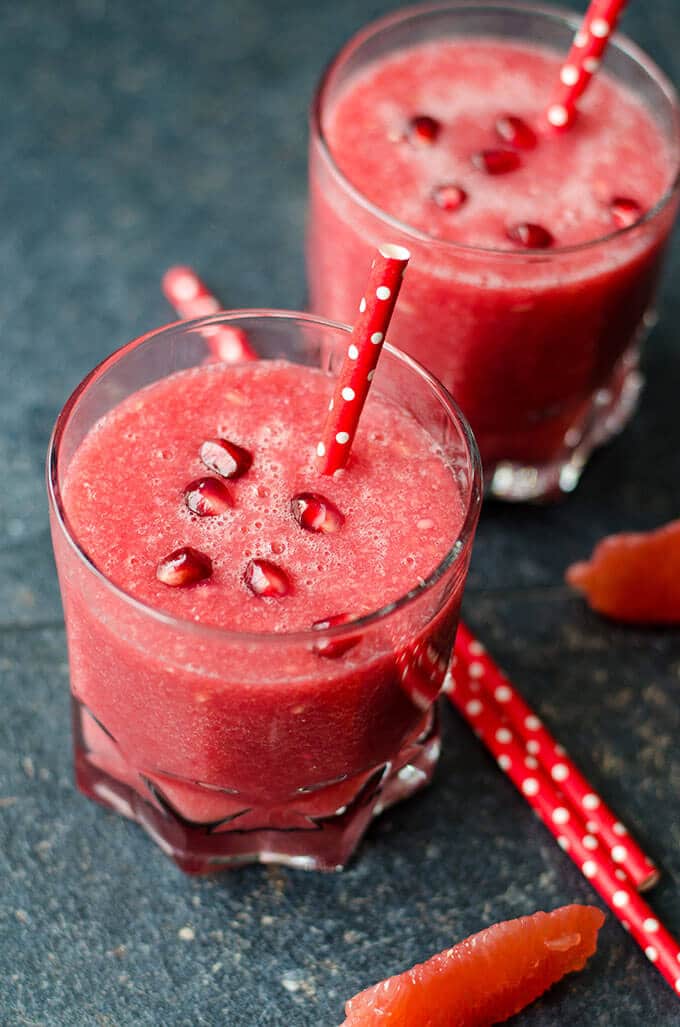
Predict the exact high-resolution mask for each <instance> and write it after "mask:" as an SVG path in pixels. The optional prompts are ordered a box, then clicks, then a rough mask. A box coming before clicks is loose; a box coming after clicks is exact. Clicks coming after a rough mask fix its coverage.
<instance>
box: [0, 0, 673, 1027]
mask: <svg viewBox="0 0 680 1027" xmlns="http://www.w3.org/2000/svg"><path fill="white" fill-rule="evenodd" d="M392 6H394V5H392V4H389V3H387V2H385V0H344V2H343V3H334V2H331V0H316V2H314V0H289V2H288V3H286V4H284V3H280V2H279V3H277V2H276V0H222V2H219V0H201V2H197V0H185V2H179V0H142V2H140V0H117V2H115V3H114V2H113V0H70V2H68V0H66V2H65V0H54V2H51V3H47V2H41V0H24V2H22V3H13V2H10V0H5V2H4V3H2V4H0V96H1V97H2V106H1V108H0V162H1V164H0V166H1V167H2V177H1V179H0V183H1V184H0V267H1V268H2V274H1V275H0V325H1V328H2V336H1V340H0V359H1V365H0V367H1V373H0V472H1V474H2V488H1V489H0V682H1V685H0V687H1V692H0V695H1V697H2V706H1V707H0V709H1V713H0V1024H2V1027H5V1025H7V1027H10V1025H11V1027H14V1025H19V1024H27V1025H28V1024H30V1025H45V1027H48V1025H49V1027H55V1025H57V1027H81V1025H83V1027H127V1025H135V1027H137V1025H140V1027H146V1025H153V1027H156V1025H159V1027H160V1025H162V1027H166V1025H167V1027H171V1025H177V1027H180V1025H181V1027H200V1025H219V1027H253V1025H261V1027H278V1025H286V1027H312V1025H313V1027H333V1025H336V1024H338V1023H339V1022H340V1020H341V1019H342V1015H341V1013H342V1004H343V1001H344V999H345V998H346V997H347V996H349V995H351V994H352V993H353V992H355V991H356V990H357V989H359V988H361V987H364V986H366V985H367V984H369V983H372V982H373V981H375V980H377V979H379V978H380V977H382V976H385V975H386V974H389V973H394V972H397V971H399V970H400V969H402V968H404V967H406V966H409V965H411V964H412V963H413V962H414V961H416V960H418V959H422V958H424V957H426V956H427V955H428V954H430V953H431V952H433V951H436V950H439V949H441V948H443V947H445V946H448V945H449V944H450V943H451V942H452V940H455V939H458V938H460V937H463V936H465V935H467V934H468V933H470V932H472V931H475V930H478V929H480V928H481V927H483V926H485V925H486V924H489V923H491V922H493V921H495V920H498V919H502V918H506V917H513V916H517V915H520V914H523V913H526V912H531V911H533V910H535V909H536V908H540V907H543V908H551V907H554V906H557V905H559V904H562V903H565V902H571V901H592V900H593V899H594V893H593V892H592V891H591V889H590V888H589V886H588V885H587V884H586V883H585V881H584V880H583V879H582V878H581V877H580V876H579V874H578V873H577V872H576V870H575V869H574V868H573V867H572V865H571V863H570V862H569V860H568V859H567V857H566V856H565V855H564V854H563V853H562V852H560V851H559V850H558V849H557V847H556V846H555V845H554V843H553V841H552V839H551V838H550V837H549V836H548V834H547V833H546V832H545V830H544V828H543V827H542V826H541V825H540V824H539V823H538V822H537V821H536V820H535V819H534V818H533V816H532V815H531V813H530V812H529V810H528V808H527V807H526V806H525V804H524V803H523V802H522V800H521V799H520V798H519V797H517V796H516V794H515V793H514V792H513V790H512V788H511V786H510V785H509V784H508V783H507V782H505V781H504V780H503V779H502V777H501V776H500V774H499V773H498V771H497V770H496V768H495V767H494V765H493V764H492V762H491V761H490V759H489V758H487V756H486V755H485V753H484V752H483V751H482V750H481V748H480V747H479V745H478V743H477V742H476V741H475V740H474V739H473V738H472V737H471V735H470V734H469V732H468V730H467V729H466V728H465V727H463V726H462V725H461V724H459V722H458V721H457V720H456V718H455V716H454V715H453V714H452V713H447V715H446V721H445V727H446V735H447V739H446V741H447V745H446V749H445V755H444V757H443V760H442V763H441V768H440V771H439V774H438V778H437V781H436V784H435V785H434V786H433V787H432V788H431V789H430V790H429V792H428V793H427V794H426V795H423V797H422V798H420V799H418V800H416V801H414V802H411V803H409V804H406V805H402V806H401V807H399V808H398V809H396V810H394V811H393V812H391V813H389V814H387V815H385V816H384V817H383V818H382V819H380V820H379V821H378V822H377V823H376V825H375V827H374V828H373V830H372V831H371V833H370V834H369V836H368V838H367V840H366V842H365V844H364V846H363V848H362V850H361V853H360V857H359V859H357V860H356V861H355V863H354V864H353V865H352V866H351V868H350V869H349V870H347V871H346V872H345V873H344V874H342V875H338V876H318V875H303V874H301V873H300V872H293V871H286V870H276V869H264V868H259V867H255V868H250V869H246V870H242V871H239V872H237V873H234V874H229V875H225V876H222V877H221V878H219V879H212V880H197V881H196V880H189V879H186V878H184V877H182V876H181V874H180V873H179V871H177V870H176V869H175V868H174V867H173V866H172V865H171V864H170V863H169V862H167V861H166V860H165V858H164V857H163V856H162V855H161V853H160V851H158V850H157V849H156V848H155V847H154V846H153V845H152V844H151V843H150V841H149V840H148V839H147V838H146V836H144V835H143V834H142V832H141V831H140V830H139V829H138V828H137V827H136V826H134V825H132V824H130V823H127V822H126V821H123V820H122V819H120V818H117V817H115V816H113V815H112V814H110V813H108V812H106V811H104V810H103V809H100V808H98V807H95V806H94V805H93V804H91V803H89V802H87V801H86V800H85V799H84V798H82V797H81V796H79V795H78V794H76V792H75V790H74V788H73V785H72V783H71V767H70V752H69V724H68V707H67V666H66V652H65V645H64V632H63V628H62V621H61V610H60V605H59V597H58V591H57V586H56V581H55V576H54V570H53V565H52V560H51V555H50V545H49V539H48V532H47V517H46V506H45V500H44V495H43V481H42V474H43V458H44V451H45V446H46V443H47V438H48V434H49V431H50V428H51V425H52V423H53V421H54V418H55V416H56V413H57V411H58V409H59V407H60V406H61V404H62V403H63V401H64V399H65V398H66V396H67V394H68V393H69V392H70V391H71V389H72V388H73V386H75V384H76V383H77V382H78V381H79V380H80V378H81V377H82V376H83V374H84V373H85V372H87V371H88V370H89V369H90V367H91V366H92V365H93V364H94V363H96V362H97V361H98V360H99V359H100V358H101V357H102V356H104V355H105V354H106V353H108V352H109V351H110V350H111V349H113V348H115V347H116V346H118V345H119V344H121V343H123V342H125V341H127V340H128V339H130V338H132V337H133V336H135V335H136V334H138V333H139V332H141V331H142V330H144V329H146V328H148V327H150V326H153V325H156V324H160V323H162V322H164V321H167V320H169V314H170V312H169V310H168V308H167V307H166V305H165V303H164V301H163V299H162V298H161V296H160V293H159V289H158V282H159V278H160V276H161V273H162V272H163V270H164V269H165V268H166V267H167V266H168V265H169V264H170V263H175V262H188V263H192V264H194V265H195V266H196V267H197V268H198V269H199V270H200V271H201V272H202V273H203V274H204V275H205V276H206V277H207V278H208V280H209V281H210V283H211V284H212V286H213V287H214V288H215V289H216V290H217V291H218V292H219V294H220V295H221V296H222V297H223V299H224V301H225V303H226V304H227V305H233V306H244V307H247V306H282V307H283V306H288V307H296V306H300V305H302V304H303V303H304V268H303V261H302V233H303V219H304V211H305V188H306V187H305V161H306V155H305V145H306V108H307V102H308V99H309V97H310V95H311V92H312V88H313V86H314V83H315V80H316V79H317V77H318V75H319V73H320V71H321V68H322V66H323V65H324V63H325V61H326V59H327V58H328V57H329V56H330V55H331V53H332V52H333V51H334V50H335V49H336V48H337V47H338V45H339V44H340V43H341V42H342V41H343V40H344V39H345V38H347V37H348V36H349V35H350V34H351V33H352V32H353V31H354V30H356V29H357V28H359V26H360V25H361V24H362V23H364V22H365V21H366V20H368V19H369V18H370V17H372V16H374V15H376V14H379V13H382V12H383V11H385V10H387V9H389V8H390V7H392ZM584 6H585V4H583V3H582V4H580V7H581V9H582V8H583V7H584ZM630 7H631V9H630V12H629V14H628V15H627V16H626V19H625V25H626V28H627V29H628V31H629V32H630V33H631V34H633V35H634V36H635V37H636V39H637V40H638V41H639V42H640V43H641V44H642V45H643V46H644V47H645V48H646V49H648V50H649V51H650V52H651V53H652V54H653V55H654V56H655V57H656V59H657V60H658V61H659V63H660V64H661V65H662V67H664V68H665V70H666V71H667V72H669V73H670V74H671V75H672V76H673V77H674V78H675V80H676V82H677V81H680V56H679V54H680V11H679V10H678V4H677V0H656V2H655V3H654V4H653V5H652V4H646V3H644V0H636V2H633V3H631V5H630ZM678 256H679V251H678V246H677V245H676V247H675V251H674V255H673V260H672V266H671V268H670V270H669V274H668V276H667V284H666V288H665V293H664V296H663V302H662V314H663V320H662V324H661V326H660V328H658V329H657V330H656V332H655V334H654V337H653V340H652V344H651V345H650V347H649V351H648V357H647V362H646V367H647V374H648V388H647V393H646V395H645V397H644V406H643V410H642V412H641V414H640V415H639V416H638V417H637V418H636V420H635V422H634V424H633V425H632V426H631V427H630V428H629V429H628V430H627V431H626V432H625V434H624V435H623V436H622V437H621V438H620V439H619V440H618V441H616V442H615V443H614V444H613V445H612V446H610V447H609V448H608V449H607V450H606V451H605V452H603V453H601V454H599V455H598V456H597V458H596V459H595V460H594V461H593V463H592V466H591V468H590V469H589V470H588V472H587V474H586V476H585V478H584V480H583V482H582V484H581V486H580V488H579V490H578V492H577V493H576V494H575V495H574V496H573V497H571V498H570V499H569V500H568V501H567V502H565V503H564V504H563V505H562V506H560V507H557V508H551V509H544V510H537V509H534V510H532V509H514V508H513V509H508V508H504V507H501V506H489V507H488V508H487V509H486V510H485V511H484V514H483V518H482V523H481V526H480V530H479V536H478V542H477V547H476V553H475V558H474V567H473V570H472V574H471V578H470V584H469V589H468V592H467V597H466V604H465V609H466V615H467V617H468V619H469V621H470V622H471V624H472V626H473V627H474V628H475V629H477V630H478V631H479V632H480V633H481V634H482V635H483V637H484V639H485V640H486V641H487V643H488V645H489V646H490V647H492V649H493V652H494V653H495V654H496V656H497V657H498V659H499V660H500V661H501V662H502V664H503V665H504V666H505V667H506V668H507V669H508V671H509V672H510V673H511V674H512V675H513V676H515V677H516V679H517V680H518V681H520V682H521V684H522V686H523V688H524V689H525V691H526V692H527V694H528V696H529V697H530V699H531V700H532V701H533V702H534V703H535V704H536V706H537V707H538V708H539V710H540V712H541V713H542V714H543V715H544V716H545V717H546V719H547V720H548V721H549V722H551V723H552V724H554V725H555V726H556V727H557V729H558V733H559V734H560V736H561V737H562V739H563V740H565V741H566V742H567V743H568V744H569V747H570V748H571V750H572V751H573V754H574V756H575V757H576V758H577V759H578V760H579V761H580V762H581V763H582V765H583V767H584V769H585V770H586V772H587V774H588V775H589V776H590V777H591V778H592V780H593V783H594V784H595V785H596V786H598V787H600V788H601V789H602V790H603V791H604V792H605V794H606V795H607V797H608V798H609V799H610V801H611V803H612V805H614V807H615V808H616V809H617V810H619V811H620V812H621V813H622V814H623V815H625V817H626V818H627V819H628V821H629V822H630V823H631V824H632V825H633V826H634V827H635V828H636V829H637V831H638V832H639V834H640V837H641V838H642V839H643V840H644V841H645V842H646V843H647V844H648V846H649V848H650V850H651V852H652V853H653V855H654V856H655V857H656V858H657V860H659V861H660V863H661V864H662V866H663V868H664V878H663V883H662V884H661V885H660V886H659V887H658V888H657V889H656V891H655V892H654V894H653V902H654V903H655V905H656V908H657V910H658V911H659V913H660V914H661V915H662V916H663V917H664V918H666V920H667V921H668V924H669V926H670V927H671V928H672V929H673V930H674V931H675V932H676V934H680V817H679V816H678V812H679V810H680V754H679V752H678V744H677V739H678V734H679V732H680V711H679V705H678V697H679V695H680V633H679V632H678V631H661V630H649V631H635V630H630V629H623V628H620V627H616V626H612V625H609V624H606V623H604V622H602V621H601V620H599V619H598V618H597V617H595V616H594V615H593V614H591V613H589V612H588V611H587V610H586V609H585V608H584V606H583V605H582V604H581V602H580V601H579V600H578V599H576V598H574V597H572V596H571V595H570V594H569V592H568V591H567V590H566V589H565V588H564V586H563V584H562V575H563V571H564V568H565V566H566V565H567V564H568V563H569V562H571V561H573V560H575V559H577V558H580V557H582V556H583V555H584V554H586V553H587V552H589V551H590V548H591V546H592V544H593V543H594V542H595V541H596V540H597V539H598V538H599V537H600V536H601V535H603V534H605V533H607V532H611V531H614V530H620V529H624V528H648V527H652V526H655V525H657V524H658V523H660V522H662V521H663V520H665V519H670V518H672V517H675V516H678V513H679V512H680V475H679V472H680V460H679V459H678V447H679V445H680V430H679V428H678V417H677V410H678V395H680V347H679V346H678V332H677V328H676V326H677V324H678V318H679V317H680V290H678V289H677V288H675V287H674V282H675V280H676V276H677V271H678ZM187 928H189V929H190V930H186V929H187ZM180 932H181V934H180ZM188 939H190V940H188ZM516 1022H517V1024H518V1027H519V1024H520V1023H521V1024H522V1025H525V1027H557V1025H560V1027H564V1025H584V1027H585V1025H587V1027H600V1025H612V1027H626V1025H631V1027H645V1025H651V1024H654V1025H659V1027H661V1025H664V1027H665V1025H669V1027H670V1025H671V1024H677V1023H679V1022H680V1005H678V1002H677V1000H676V999H675V998H674V997H673V996H672V994H671V992H670V990H669V989H668V988H667V987H666V985H665V984H664V983H663V982H662V981H661V978H660V977H659V976H658V974H657V973H656V972H655V971H654V969H653V968H652V967H651V966H650V965H649V964H648V963H647V961H646V959H645V958H644V956H643V955H642V954H641V953H640V952H639V951H638V950H637V948H636V947H635V945H634V944H633V943H632V941H631V940H630V939H629V938H628V937H627V936H626V935H625V934H624V932H623V931H622V930H621V928H620V927H619V926H618V925H617V924H616V923H615V922H614V921H613V918H611V917H610V918H609V920H608V923H607V925H606V926H605V928H604V930H603V932H602V936H601V946H600V951H599V953H598V955H597V956H596V958H595V959H594V960H593V961H592V963H591V965H590V967H589V968H588V970H587V971H586V972H585V973H584V974H583V975H581V976H580V977H579V978H575V979H573V980H571V981H568V982H566V983H564V984H563V985H561V986H558V987H557V988H556V989H555V990H554V991H553V992H552V993H551V994H550V995H549V996H548V997H546V998H545V999H544V1000H543V1001H541V1002H539V1003H537V1004H536V1005H535V1006H533V1007H532V1008H531V1009H530V1010H528V1011H527V1012H525V1013H524V1014H522V1015H521V1017H518V1018H517V1020H516Z"/></svg>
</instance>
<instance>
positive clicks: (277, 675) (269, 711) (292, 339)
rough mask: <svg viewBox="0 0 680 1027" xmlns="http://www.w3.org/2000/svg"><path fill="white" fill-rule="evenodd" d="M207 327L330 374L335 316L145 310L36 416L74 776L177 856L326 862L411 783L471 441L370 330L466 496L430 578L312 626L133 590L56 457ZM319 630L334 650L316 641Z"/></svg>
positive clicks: (198, 340) (445, 633)
mask: <svg viewBox="0 0 680 1027" xmlns="http://www.w3.org/2000/svg"><path fill="white" fill-rule="evenodd" d="M222 326H227V327H230V328H238V329H241V330H242V331H245V332H246V333H247V336H248V339H249V341H250V343H251V345H252V346H253V347H254V349H255V350H256V352H257V353H259V354H260V356H261V358H262V359H278V358H285V359H287V360H289V361H293V362H297V363H299V364H303V365H307V366H313V367H317V368H319V367H320V368H323V369H324V370H325V371H327V372H328V373H329V374H330V375H332V374H333V373H334V372H336V371H337V369H338V365H339V361H340V358H341V355H342V354H343V353H344V350H345V349H346V346H347V333H348V331H349V329H348V328H346V327H345V326H342V325H338V324H334V323H332V322H329V321H324V320H320V319H316V318H313V317H312V316H309V315H305V314H295V313H285V312H275V311H252V312H247V311H246V312H236V313H230V314H226V315H219V316H214V317H209V318H205V319H202V320H199V321H191V322H184V323H180V324H175V325H171V326H169V327H165V328H161V329H158V330H157V331H154V332H151V333H150V334H148V335H145V336H144V337H142V338H140V339H137V340H136V341H134V342H131V343H129V344H128V345H127V346H124V347H123V348H122V349H120V350H118V351H117V352H115V353H114V354H113V355H112V356H110V357H108V359H106V360H105V361H104V362H103V363H102V364H100V365H99V367H97V368H96V369H95V370H94V371H92V373H91V374H89V375H88V377H87V378H86V379H85V380H84V381H83V382H82V383H81V384H80V385H79V387H78V388H77V389H76V391H75V392H74V393H73V395H72V396H71V398H70V399H69V400H68V402H67V403H66V405H65V407H64V409H63V411H62V412H61V414H60V415H59V418H58V420H57V423H56V426H55V429H54V434H53V438H52V441H51V444H50V449H49V455H48V491H49V500H50V515H51V525H52V535H53V543H54V551H55V555H56V562H57V568H58V573H59V580H60V586H61V592H62V598H63V605H64V614H65V620H66V630H67V638H68V647H69V660H70V673H71V690H72V700H73V734H74V746H75V770H76V780H77V783H78V786H79V788H80V789H81V791H83V792H84V793H85V794H86V795H88V796H90V797H91V798H93V799H97V800H98V801H99V802H102V803H104V804H105V805H106V806H109V807H110V808H112V809H114V810H116V811H117V812H119V813H122V814H123V815H125V816H127V817H130V818H132V819H133V820H136V821H137V822H138V823H140V824H141V825H142V826H143V827H144V828H145V829H146V831H147V832H148V833H149V834H150V835H151V837H152V838H153V839H154V840H155V841H156V842H157V843H158V845H160V847H161V848H162V849H163V851H164V852H166V853H167V854H168V855H169V856H171V857H172V858H173V859H174V860H175V862H176V863H177V864H178V865H179V866H180V867H181V868H182V869H183V870H185V871H187V872H189V873H204V872H208V871H212V870H218V869H220V868H222V867H226V866H233V865H238V864H241V863H250V862H253V861H260V862H281V863H287V864H289V865H291V866H297V867H302V868H310V869H316V868H319V869H336V868H340V867H342V866H343V865H344V864H345V862H346V861H347V859H348V858H349V856H350V855H351V853H352V851H353V850H354V848H355V846H356V844H357V842H358V841H359V839H360V838H361V836H362V834H363V833H364V831H365V830H366V828H367V826H368V825H369V824H370V822H371V819H372V817H373V816H374V815H376V814H377V813H379V812H380V811H381V810H382V809H384V808H385V807H386V806H388V805H390V804H392V803H394V802H396V801H398V800H400V799H402V798H404V797H406V796H408V795H410V794H412V793H413V792H414V791H416V790H417V789H419V788H420V787H422V786H423V785H424V784H426V783H427V782H428V781H429V780H430V777H431V775H432V772H433V769H434V766H435V763H436V761H437V756H438V752H439V734H438V726H437V717H436V711H435V707H436V698H437V696H438V694H439V692H440V690H441V688H442V685H443V682H444V675H445V672H446V669H447V665H448V662H449V658H450V654H451V648H452V644H453V640H454V636H455V631H456V625H457V621H458V611H459V606H460V601H461V595H462V591H463V586H464V583H465V578H466V574H467V569H468V564H469V559H470V550H471V546H472V541H473V536H474V531H475V527H476V524H477V518H478V515H479V507H480V502H481V470H480V462H479V457H478V453H477V449H476V445H475V442H474V439H473V437H472V434H471V432H470V429H469V427H468V425H467V423H466V422H465V420H464V419H463V417H462V415H461V414H460V412H459V410H458V408H457V407H456V405H455V403H454V402H453V401H452V399H451V397H450V396H449V394H448V393H447V392H446V390H445V389H444V388H443V387H442V386H441V385H440V384H439V383H438V382H437V381H436V380H435V379H434V378H433V377H432V376H431V375H430V374H429V373H428V372H427V371H425V370H424V369H423V368H422V367H420V366H419V365H418V364H416V363H415V362H414V361H413V360H412V359H410V358H409V357H407V356H405V355H404V354H402V353H400V352H399V351H398V350H395V349H393V348H392V347H391V346H389V345H386V346H385V350H384V353H383V355H382V357H381V361H380V365H379V368H378V372H377V375H376V379H375V383H374V386H373V387H374V389H376V390H377V391H379V392H380V393H382V394H383V395H384V396H387V397H390V398H392V399H393V400H398V401H399V403H400V404H401V405H402V406H403V407H404V408H405V409H406V410H408V411H409V412H410V413H411V415H412V416H413V418H415V419H416V421H418V422H419V423H420V424H421V425H422V426H423V427H424V428H425V429H426V430H427V432H428V433H429V435H430V436H431V438H432V439H434V440H435V442H436V443H437V444H439V445H440V446H441V447H442V449H443V451H444V453H445V454H446V457H447V462H448V464H449V466H450V469H451V474H452V475H453V476H454V477H455V479H456V481H457V483H458V488H459V490H460V493H461V496H462V498H463V502H464V508H465V510H466V515H465V519H464V523H463V527H462V530H461V532H460V534H459V535H456V536H453V535H452V537H451V538H450V539H449V540H448V547H447V552H446V556H445V557H444V559H443V560H442V562H441V563H440V565H439V566H438V567H437V568H436V569H435V570H434V571H433V573H432V574H431V575H430V577H429V578H428V579H427V580H425V581H421V582H420V583H419V584H417V586H416V587H414V588H413V589H412V590H411V591H410V592H409V593H408V594H407V595H403V596H402V597H401V598H400V599H399V600H398V601H396V602H393V603H390V605H389V606H386V607H384V608H382V609H378V610H375V611H374V612H372V613H370V614H368V615H366V616H364V617H362V618H361V619H358V620H355V621H352V622H350V623H347V624H339V625H336V626H333V627H329V628H327V629H326V630H325V631H312V630H310V631H298V632H295V633H247V632H239V633H237V632H232V631H229V630H222V629H220V628H215V627H211V626H206V625H202V624H200V623H195V622H194V621H188V620H180V619H177V618H175V617H172V616H170V615H168V614H167V613H166V612H162V611H160V610H158V609H154V608H152V607H150V606H147V605H145V604H144V603H142V602H140V601H139V600H137V599H135V598H133V597H132V596H131V595H129V594H128V593H126V592H125V591H123V590H122V589H121V588H119V587H117V586H116V585H115V584H113V583H112V581H110V580H109V579H108V578H107V577H106V576H105V575H104V574H103V573H102V572H101V570H99V568H98V567H97V566H96V565H95V564H94V563H93V562H92V560H91V559H90V558H89V557H88V554H87V553H86V552H85V551H84V549H83V548H82V546H81V544H80V542H79V539H78V537H77V535H76V534H74V532H73V530H72V528H71V527H70V525H69V516H68V508H67V507H66V508H65V505H64V494H63V484H64V480H65V475H66V474H67V472H68V468H69V465H70V463H71V461H72V459H73V457H74V454H75V453H76V451H77V449H78V446H79V444H80V443H81V441H82V440H83V438H84V437H85V436H86V435H87V433H88V432H89V431H90V430H91V429H92V427H93V426H94V425H95V424H96V423H97V422H98V421H99V419H100V418H101V417H103V416H104V415H105V414H106V413H107V412H108V411H109V410H111V409H112V407H114V406H115V405H117V404H118V403H120V402H121V401H122V400H124V399H125V398H126V397H127V396H129V395H131V394H132V393H134V392H136V391H137V390H138V389H141V388H143V387H144V386H146V385H148V384H150V383H151V382H154V381H156V380H158V379H161V378H164V377H166V376H167V375H170V374H172V373H173V372H176V371H179V370H181V369H184V368H190V367H193V366H196V365H198V364H200V363H202V362H204V361H206V360H215V359H216V357H215V356H214V350H215V342H216V340H219V333H220V329H221V327H222ZM369 402H370V400H369ZM124 501H125V499H124V497H122V498H121V502H124ZM404 544H405V545H408V546H411V547H412V546H413V545H415V544H417V542H416V541H415V540H413V539H405V540H404ZM325 612H327V611H320V616H322V615H323V614H324V613H325ZM350 640H351V642H352V644H351V645H346V644H345V643H346V642H348V641H350ZM331 646H332V653H333V658H322V657H321V656H320V652H321V651H322V650H324V649H326V651H327V652H328V649H329V647H331Z"/></svg>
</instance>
